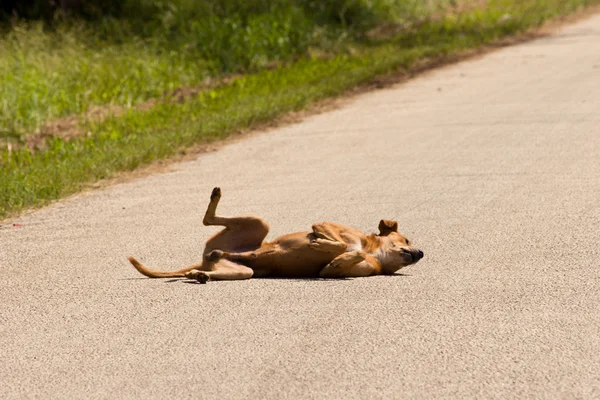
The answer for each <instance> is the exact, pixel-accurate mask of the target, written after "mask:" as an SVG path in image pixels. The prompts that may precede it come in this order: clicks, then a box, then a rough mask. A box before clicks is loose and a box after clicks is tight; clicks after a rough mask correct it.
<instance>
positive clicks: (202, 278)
mask: <svg viewBox="0 0 600 400" xmlns="http://www.w3.org/2000/svg"><path fill="white" fill-rule="evenodd" d="M185 277H186V278H188V279H195V280H197V281H198V282H200V283H206V282H208V281H209V280H210V276H208V274H207V273H206V272H204V271H198V270H197V269H193V270H191V271H189V272H186V274H185Z"/></svg>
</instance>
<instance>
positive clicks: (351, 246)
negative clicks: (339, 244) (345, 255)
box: [346, 242, 363, 251]
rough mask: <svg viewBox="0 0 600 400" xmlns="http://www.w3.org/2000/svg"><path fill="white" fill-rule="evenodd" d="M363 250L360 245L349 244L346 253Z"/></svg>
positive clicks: (357, 243)
mask: <svg viewBox="0 0 600 400" xmlns="http://www.w3.org/2000/svg"><path fill="white" fill-rule="evenodd" d="M362 249H363V246H362V243H360V242H350V243H348V245H347V247H346V251H361V250H362Z"/></svg>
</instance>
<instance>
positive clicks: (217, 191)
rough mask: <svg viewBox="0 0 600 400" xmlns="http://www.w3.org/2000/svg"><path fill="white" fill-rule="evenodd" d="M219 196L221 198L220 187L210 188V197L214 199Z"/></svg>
mask: <svg viewBox="0 0 600 400" xmlns="http://www.w3.org/2000/svg"><path fill="white" fill-rule="evenodd" d="M219 198H221V188H220V187H216V188H214V189H213V190H212V193H211V194H210V199H211V200H214V199H219Z"/></svg>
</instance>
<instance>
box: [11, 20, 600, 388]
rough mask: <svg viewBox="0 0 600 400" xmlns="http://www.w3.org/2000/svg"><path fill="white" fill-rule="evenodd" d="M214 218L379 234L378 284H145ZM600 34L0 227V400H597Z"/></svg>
mask: <svg viewBox="0 0 600 400" xmlns="http://www.w3.org/2000/svg"><path fill="white" fill-rule="evenodd" d="M217 185H219V186H221V187H222V188H223V193H224V194H223V199H222V202H221V208H220V210H221V212H222V213H224V214H230V215H231V214H238V213H254V214H258V215H261V216H264V217H265V218H266V219H267V220H268V221H270V223H271V228H272V229H271V234H270V237H274V236H275V235H279V234H282V233H284V232H289V231H292V230H304V229H307V227H309V226H310V225H311V224H312V223H313V222H315V221H321V220H333V221H338V222H343V223H347V224H349V225H352V226H355V227H357V228H360V229H364V230H367V231H373V230H375V229H376V227H377V223H378V221H379V219H380V218H384V217H385V218H394V219H397V220H398V221H399V222H400V226H401V231H402V232H404V233H405V234H406V235H407V236H408V237H409V238H411V239H413V241H414V242H415V243H417V244H418V245H419V246H420V247H422V248H423V250H424V251H425V254H426V257H425V259H424V260H423V261H422V262H421V263H420V264H418V265H417V266H414V267H410V268H407V269H405V270H403V274H400V275H397V276H393V277H373V278H363V279H354V280H341V281H332V280H275V279H263V280H258V279H257V280H250V281H243V282H214V283H209V284H208V285H198V284H190V283H185V282H183V281H177V280H174V281H165V280H150V279H146V278H143V277H141V275H139V274H138V273H137V272H135V271H134V270H133V268H132V267H131V266H130V265H129V264H128V263H127V261H126V257H127V256H128V255H135V256H137V257H139V258H140V259H141V260H142V261H144V262H146V263H147V264H148V265H150V266H154V267H162V268H165V269H174V268H178V267H180V266H182V265H186V264H190V263H193V262H196V261H198V259H199V255H200V253H201V248H202V243H203V242H204V240H205V239H206V238H207V237H208V236H209V235H210V234H212V233H213V232H215V229H211V228H204V227H202V226H201V218H202V213H203V212H204V208H205V206H206V204H207V201H208V196H209V193H210V190H211V188H212V187H213V186H217ZM599 198H600V16H596V17H594V18H592V19H588V20H586V21H583V22H580V23H579V24H577V25H574V26H571V27H568V28H567V29H564V30H562V31H560V32H558V33H557V34H555V35H554V36H552V37H548V38H544V39H540V40H537V41H535V42H531V43H527V44H523V45H519V46H516V47H512V48H507V49H504V50H501V51H498V52H495V53H493V54H490V55H488V56H486V57H484V58H481V59H478V60H473V61H469V62H465V63H461V64H458V65H455V66H452V67H449V68H445V69H443V70H440V71H437V72H434V73H430V74H427V76H423V77H421V78H418V79H415V80H414V81H411V82H409V83H408V84H404V85H400V86H397V87H394V88H391V89H385V90H380V91H376V92H373V93H368V94H365V95H363V96H360V97H359V98H357V99H355V100H353V101H352V102H351V103H350V104H348V105H346V106H345V107H343V108H342V109H339V110H336V111H333V112H329V113H326V114H322V115H317V116H313V117H310V118H308V119H307V120H305V121H304V122H302V123H300V124H297V125H293V126H288V127H284V128H281V129H277V130H275V131H272V132H269V133H266V134H262V135H258V136H254V137H251V138H248V139H246V140H243V141H240V142H237V143H234V144H231V145H229V146H227V147H225V148H223V149H222V150H220V151H218V152H215V153H211V154H206V155H202V156H200V157H199V158H198V159H197V160H196V161H192V162H186V163H183V164H181V165H177V166H176V171H174V172H170V173H166V174H160V175H155V176H151V177H148V178H145V179H140V180H137V181H134V182H131V183H127V184H122V185H118V186H114V187H111V188H108V189H106V190H102V191H96V192H93V193H91V194H87V195H84V196H82V197H79V198H76V199H71V200H69V201H65V202H62V203H59V204H57V205H55V206H52V207H49V208H46V209H44V210H41V211H39V212H36V213H34V214H32V215H29V216H26V217H23V218H21V219H20V220H18V221H16V222H18V223H21V224H23V225H24V226H23V227H12V226H3V227H2V228H1V229H0V246H1V247H0V266H1V269H0V272H1V276H0V304H1V308H0V398H3V399H6V398H34V397H35V398H61V399H62V398H85V399H90V398H144V399H146V398H163V399H164V398H203V399H204V398H206V399H217V398H233V399H236V398H237V399H246V398H266V399H282V398H290V399H296V398H315V399H323V398H344V399H352V398H357V399H359V398H361V399H365V398H369V399H371V398H373V399H375V398H432V397H438V398H440V397H443V398H448V397H456V398H465V397H470V398H474V397H477V398H507V397H512V398H528V397H537V398H540V397H545V398H599V397H600V262H599V255H600V246H599V241H600V240H599V239H600V235H599V232H600V204H599Z"/></svg>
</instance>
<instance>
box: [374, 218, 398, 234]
mask: <svg viewBox="0 0 600 400" xmlns="http://www.w3.org/2000/svg"><path fill="white" fill-rule="evenodd" d="M392 232H398V222H396V221H390V220H389V219H382V220H381V221H380V222H379V236H387V235H389V234H390V233H392Z"/></svg>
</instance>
